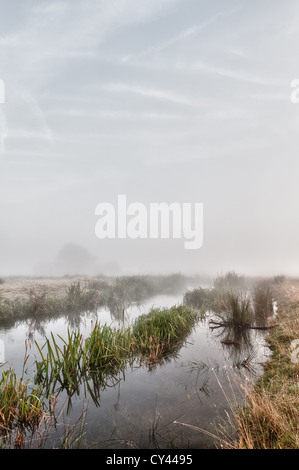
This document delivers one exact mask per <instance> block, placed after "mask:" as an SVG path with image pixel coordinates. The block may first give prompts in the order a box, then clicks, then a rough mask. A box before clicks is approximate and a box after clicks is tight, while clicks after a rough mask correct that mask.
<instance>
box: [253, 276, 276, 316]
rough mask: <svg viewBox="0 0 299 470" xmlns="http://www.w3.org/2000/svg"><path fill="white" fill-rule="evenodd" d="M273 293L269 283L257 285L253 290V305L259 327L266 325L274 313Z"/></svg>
mask: <svg viewBox="0 0 299 470" xmlns="http://www.w3.org/2000/svg"><path fill="white" fill-rule="evenodd" d="M273 302H274V299H273V291H272V288H271V285H270V284H269V283H268V282H267V281H261V282H259V283H257V284H256V285H255V287H254V290H253V305H254V314H255V321H256V324H257V325H266V323H267V320H268V318H269V317H270V316H272V315H273V313H274V308H273Z"/></svg>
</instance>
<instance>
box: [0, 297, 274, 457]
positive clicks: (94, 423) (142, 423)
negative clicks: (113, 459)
mask: <svg viewBox="0 0 299 470" xmlns="http://www.w3.org/2000/svg"><path fill="white" fill-rule="evenodd" d="M181 301H182V295H177V296H165V295H164V296H162V295H161V296H156V297H153V298H151V299H149V300H148V301H147V302H146V303H144V304H143V305H136V304H133V305H131V306H130V307H129V308H127V309H126V311H125V325H129V324H130V323H131V322H132V321H133V320H134V319H135V318H137V317H138V316H139V315H140V314H143V313H148V311H149V310H150V309H151V308H152V307H153V306H154V307H170V306H172V305H176V304H179V303H180V302H181ZM211 317H213V315H212V314H210V315H208V316H207V317H206V318H205V319H203V320H200V321H199V322H198V323H197V325H196V326H195V328H194V329H193V331H192V333H191V334H190V336H189V337H188V338H187V340H186V342H185V343H184V344H183V345H182V346H181V348H180V349H179V350H177V351H175V352H174V354H173V355H172V356H169V357H168V358H167V359H166V360H165V361H164V362H163V363H162V364H160V365H157V366H156V367H153V368H152V369H149V368H147V367H144V366H143V367H140V365H139V364H137V363H135V364H134V365H133V366H129V365H128V367H126V369H125V370H123V371H121V372H120V374H119V376H118V377H117V378H116V380H115V381H114V382H112V381H111V382H108V383H107V386H106V387H100V388H99V389H98V390H96V392H97V393H96V399H95V398H94V397H92V396H91V394H90V393H89V392H88V391H86V387H84V386H82V387H81V389H80V390H79V391H78V394H76V395H75V396H73V397H72V398H71V400H68V399H67V396H66V394H65V392H63V393H61V394H60V395H59V402H58V405H57V410H59V409H60V410H61V416H60V421H59V420H58V425H57V428H55V429H53V431H52V432H51V434H50V436H49V439H48V443H47V446H52V445H53V443H55V442H57V441H58V438H59V436H60V435H61V434H62V433H63V432H64V431H65V429H66V427H67V426H68V425H72V424H73V423H75V422H76V421H77V420H78V419H79V418H80V416H81V415H82V411H83V410H85V414H84V417H85V435H84V445H86V446H93V447H95V448H107V447H111V448H126V447H135V448H157V447H159V448H170V447H176V448H187V447H189V448H204V447H211V446H213V442H212V440H211V439H210V438H209V437H207V435H206V434H205V433H203V432H200V431H196V430H193V429H190V428H188V427H186V426H182V425H181V424H176V423H174V421H178V422H180V423H185V424H190V425H193V426H196V427H200V428H202V429H204V430H206V431H209V432H212V433H213V434H215V423H219V420H220V421H221V419H222V418H224V417H226V412H227V411H229V404H228V400H227V397H229V399H230V400H232V401H233V402H235V400H238V401H241V400H242V394H241V392H240V380H242V382H244V381H248V380H249V381H254V380H256V378H257V377H258V376H259V375H260V374H261V373H262V370H263V369H262V363H264V362H265V361H266V360H267V358H268V356H269V351H268V348H267V347H266V345H265V341H264V338H265V332H263V331H258V330H247V333H248V336H247V337H246V338H242V340H241V343H242V344H241V345H226V344H223V343H222V342H221V341H222V340H223V339H225V332H224V331H223V329H222V328H220V329H214V330H212V329H211V328H210V327H209V319H210V318H211ZM95 321H100V322H101V323H107V324H112V325H115V326H117V325H122V319H117V318H115V315H113V314H112V313H111V312H109V310H107V309H104V308H102V309H99V310H98V311H97V312H96V314H92V315H91V314H90V315H83V316H81V317H78V316H77V317H76V316H69V318H68V319H67V318H60V319H58V320H56V321H51V322H45V323H44V324H43V325H29V324H27V323H26V324H25V323H20V324H19V325H16V326H14V327H13V328H10V329H0V340H2V341H3V343H4V352H5V361H6V363H7V364H6V366H5V367H9V366H12V367H13V368H14V369H15V370H16V372H17V374H21V373H22V368H23V362H24V357H25V352H26V351H25V340H26V339H27V338H28V337H30V338H31V348H30V349H28V352H27V353H30V357H29V359H28V361H27V364H26V368H27V376H28V377H30V376H31V377H32V376H33V374H34V372H35V365H34V361H35V360H36V358H38V357H39V356H38V350H37V348H36V346H35V342H34V340H35V341H37V343H38V344H39V345H43V344H44V342H45V336H46V337H50V332H53V334H54V336H55V337H56V336H57V335H58V334H59V335H60V336H62V337H66V336H67V330H68V328H69V329H79V330H80V332H81V333H82V334H83V336H85V337H86V336H88V335H89V334H90V332H91V329H92V326H93V324H94V323H95ZM244 360H247V362H245V365H246V367H244V365H242V362H243V361H244ZM243 364H244V363H243ZM248 366H249V368H248ZM221 422H222V424H223V421H221Z"/></svg>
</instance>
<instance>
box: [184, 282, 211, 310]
mask: <svg viewBox="0 0 299 470" xmlns="http://www.w3.org/2000/svg"><path fill="white" fill-rule="evenodd" d="M214 300H215V291H214V290H213V289H204V288H203V287H199V288H197V289H193V290H187V291H186V292H185V295H184V298H183V303H184V305H188V306H190V307H193V308H197V309H200V310H202V311H206V310H209V309H210V308H211V307H212V305H213V302H214Z"/></svg>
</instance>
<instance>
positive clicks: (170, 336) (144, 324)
mask: <svg viewBox="0 0 299 470" xmlns="http://www.w3.org/2000/svg"><path fill="white" fill-rule="evenodd" d="M196 319H197V313H196V312H195V311H194V310H193V309H190V308H188V307H186V306H183V305H179V306H173V307H171V308H169V309H159V308H157V309H152V310H151V311H150V312H149V313H148V314H147V315H141V316H140V317H138V318H137V319H136V320H135V322H134V324H133V328H132V334H133V337H134V341H135V344H136V349H137V350H138V351H139V352H140V353H141V355H143V356H144V355H146V356H148V357H149V359H150V360H151V361H152V362H154V361H158V360H159V358H161V357H162V356H163V354H164V353H166V352H167V351H169V350H171V349H172V348H173V347H174V346H176V345H177V344H179V343H180V342H181V341H182V340H183V339H184V338H185V337H186V335H187V334H188V333H190V330H191V328H192V326H193V325H194V323H195V321H196Z"/></svg>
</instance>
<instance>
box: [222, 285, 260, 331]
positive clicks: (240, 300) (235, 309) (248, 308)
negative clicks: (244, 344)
mask: <svg viewBox="0 0 299 470" xmlns="http://www.w3.org/2000/svg"><path fill="white" fill-rule="evenodd" d="M217 315H218V317H219V318H220V319H221V321H222V325H221V326H232V327H235V328H244V327H248V326H250V325H251V324H252V322H253V320H254V311H253V308H252V305H251V299H250V298H249V297H248V296H246V295H241V294H235V293H233V292H229V293H227V294H226V296H225V298H224V299H223V310H222V312H221V313H218V314H217Z"/></svg>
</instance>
